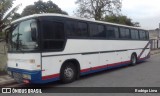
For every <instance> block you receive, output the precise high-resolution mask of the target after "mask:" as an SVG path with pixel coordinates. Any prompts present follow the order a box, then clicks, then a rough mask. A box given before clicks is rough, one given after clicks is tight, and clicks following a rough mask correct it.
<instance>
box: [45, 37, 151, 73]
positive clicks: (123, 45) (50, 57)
mask: <svg viewBox="0 0 160 96" xmlns="http://www.w3.org/2000/svg"><path fill="white" fill-rule="evenodd" d="M89 42H90V40H80V39H79V40H77V39H68V40H67V43H66V47H65V50H64V51H63V52H49V53H47V52H46V53H42V64H43V65H42V70H44V71H43V72H42V76H50V75H54V74H59V73H60V69H61V66H62V64H63V63H64V62H65V61H66V60H70V59H76V60H77V61H78V62H79V64H80V70H81V72H82V73H83V70H85V69H87V70H88V71H91V70H98V69H103V68H107V67H109V66H120V65H121V64H122V65H123V64H130V59H131V55H132V53H136V54H137V56H139V55H140V53H141V52H142V51H143V50H145V51H144V52H143V54H142V55H141V57H140V58H138V59H139V60H140V59H141V58H145V57H147V55H148V54H149V52H150V49H144V46H146V45H147V43H148V42H149V41H118V42H117V41H116V40H94V41H93V40H92V43H89ZM147 48H149V45H148V47H147ZM105 65H106V66H105ZM59 75H60V74H59ZM59 75H58V76H59Z"/></svg>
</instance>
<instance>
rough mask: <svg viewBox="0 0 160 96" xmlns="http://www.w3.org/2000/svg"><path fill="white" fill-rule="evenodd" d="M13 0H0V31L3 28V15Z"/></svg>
mask: <svg viewBox="0 0 160 96" xmlns="http://www.w3.org/2000/svg"><path fill="white" fill-rule="evenodd" d="M12 4H13V0H0V32H1V31H2V28H4V27H5V26H4V21H3V20H2V19H3V16H4V14H5V13H6V12H7V11H8V10H9V9H10V8H11V7H12Z"/></svg>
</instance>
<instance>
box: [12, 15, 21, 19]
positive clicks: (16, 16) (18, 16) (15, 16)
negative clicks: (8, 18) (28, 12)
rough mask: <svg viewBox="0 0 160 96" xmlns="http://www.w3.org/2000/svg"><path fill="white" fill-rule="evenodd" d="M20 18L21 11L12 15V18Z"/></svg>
mask: <svg viewBox="0 0 160 96" xmlns="http://www.w3.org/2000/svg"><path fill="white" fill-rule="evenodd" d="M18 18H21V14H19V13H14V16H13V17H12V20H16V19H18Z"/></svg>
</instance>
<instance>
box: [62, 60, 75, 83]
mask: <svg viewBox="0 0 160 96" xmlns="http://www.w3.org/2000/svg"><path fill="white" fill-rule="evenodd" d="M76 69H77V68H76V66H75V65H74V64H73V63H72V62H66V63H64V64H63V66H62V68H61V72H60V80H61V82H62V83H71V82H73V81H75V80H76V77H77V71H76Z"/></svg>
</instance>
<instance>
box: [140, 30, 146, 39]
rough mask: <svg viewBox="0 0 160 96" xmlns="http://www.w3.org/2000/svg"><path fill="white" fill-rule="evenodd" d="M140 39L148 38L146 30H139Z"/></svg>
mask: <svg viewBox="0 0 160 96" xmlns="http://www.w3.org/2000/svg"><path fill="white" fill-rule="evenodd" d="M139 35H140V39H141V40H146V32H145V31H139Z"/></svg>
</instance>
